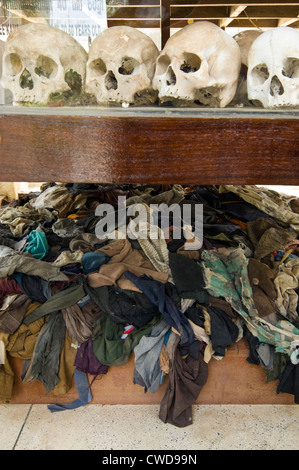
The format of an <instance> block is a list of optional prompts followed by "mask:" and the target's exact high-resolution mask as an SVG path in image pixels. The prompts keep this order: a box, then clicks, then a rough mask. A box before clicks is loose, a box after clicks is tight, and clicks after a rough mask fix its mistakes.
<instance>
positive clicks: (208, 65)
mask: <svg viewBox="0 0 299 470" xmlns="http://www.w3.org/2000/svg"><path fill="white" fill-rule="evenodd" d="M240 66H241V54H240V49H239V46H238V45H237V43H236V41H235V40H234V39H233V38H232V37H231V36H230V35H229V34H227V33H226V32H225V31H223V30H222V29H221V28H219V27H218V26H216V25H214V24H213V23H210V22H208V21H199V22H195V23H192V24H189V25H187V26H185V27H184V28H182V29H181V30H179V31H178V32H176V33H175V34H173V35H172V36H171V37H170V38H169V39H168V41H167V42H166V44H165V47H164V48H163V50H162V52H161V53H160V55H159V57H158V59H157V64H156V72H155V76H154V79H153V87H154V88H155V89H157V90H158V91H159V99H160V102H162V103H163V102H171V103H172V104H174V105H188V106H192V105H200V106H214V107H224V106H226V105H227V104H229V103H230V101H231V100H232V99H233V97H234V95H235V92H236V88H237V82H238V76H239V70H240Z"/></svg>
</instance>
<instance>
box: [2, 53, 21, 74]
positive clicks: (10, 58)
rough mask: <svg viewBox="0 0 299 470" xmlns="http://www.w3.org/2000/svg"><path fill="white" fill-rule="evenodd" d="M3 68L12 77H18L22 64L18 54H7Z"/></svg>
mask: <svg viewBox="0 0 299 470" xmlns="http://www.w3.org/2000/svg"><path fill="white" fill-rule="evenodd" d="M5 66H6V70H7V73H8V74H9V75H10V76H12V77H15V76H16V75H18V74H19V73H20V72H21V70H22V68H23V64H22V61H21V59H20V57H19V56H18V54H15V53H14V52H13V53H11V54H8V55H7V56H6V57H5Z"/></svg>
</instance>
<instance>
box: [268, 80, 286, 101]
mask: <svg viewBox="0 0 299 470" xmlns="http://www.w3.org/2000/svg"><path fill="white" fill-rule="evenodd" d="M283 93H284V88H283V86H282V83H281V82H280V80H279V78H278V77H277V75H274V76H273V77H272V80H271V83H270V95H271V96H277V95H283Z"/></svg>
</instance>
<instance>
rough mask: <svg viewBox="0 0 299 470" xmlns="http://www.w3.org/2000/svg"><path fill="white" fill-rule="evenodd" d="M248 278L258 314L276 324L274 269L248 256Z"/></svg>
mask: <svg viewBox="0 0 299 470" xmlns="http://www.w3.org/2000/svg"><path fill="white" fill-rule="evenodd" d="M248 278H249V281H250V285H251V289H252V297H253V301H254V304H255V306H256V308H257V311H258V314H259V316H260V317H261V318H263V319H264V320H266V321H268V322H269V323H272V324H273V325H276V324H277V322H278V317H277V313H276V307H275V299H276V296H277V293H276V289H275V285H274V278H275V270H273V269H271V268H270V267H269V266H268V265H267V264H265V263H262V262H261V261H259V260H257V259H254V258H250V259H249V260H248Z"/></svg>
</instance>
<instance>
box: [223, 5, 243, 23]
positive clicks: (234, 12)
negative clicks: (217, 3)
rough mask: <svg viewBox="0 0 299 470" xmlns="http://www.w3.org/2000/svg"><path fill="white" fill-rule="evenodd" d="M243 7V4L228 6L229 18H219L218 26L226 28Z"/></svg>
mask: <svg viewBox="0 0 299 470" xmlns="http://www.w3.org/2000/svg"><path fill="white" fill-rule="evenodd" d="M245 8H246V6H244V5H235V6H233V7H230V8H229V18H223V19H222V20H220V22H219V26H220V28H226V26H228V25H229V24H230V23H231V22H232V21H233V19H234V18H236V17H237V16H239V15H240V13H242V11H243V10H245Z"/></svg>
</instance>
